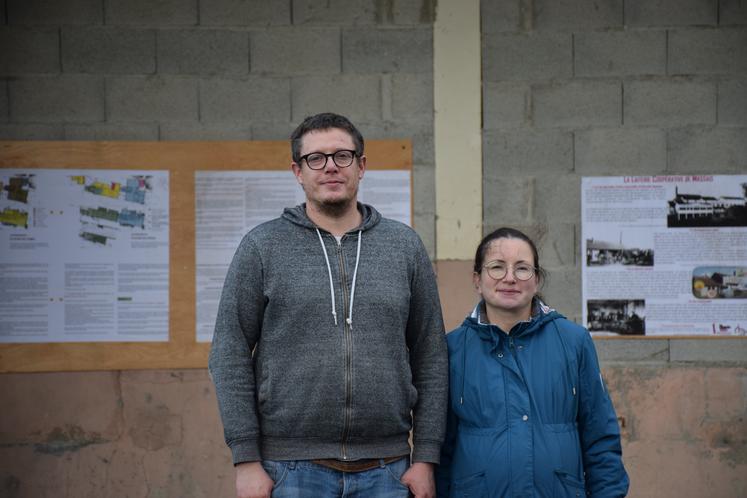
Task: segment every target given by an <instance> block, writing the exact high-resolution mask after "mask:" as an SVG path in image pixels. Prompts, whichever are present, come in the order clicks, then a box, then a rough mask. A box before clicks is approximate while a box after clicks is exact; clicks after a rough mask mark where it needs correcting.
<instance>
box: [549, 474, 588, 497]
mask: <svg viewBox="0 0 747 498" xmlns="http://www.w3.org/2000/svg"><path fill="white" fill-rule="evenodd" d="M554 494H555V497H556V498H580V497H582V496H586V485H585V484H584V481H583V479H579V478H578V477H576V476H574V475H572V474H569V473H568V472H566V471H564V470H555V493H554Z"/></svg>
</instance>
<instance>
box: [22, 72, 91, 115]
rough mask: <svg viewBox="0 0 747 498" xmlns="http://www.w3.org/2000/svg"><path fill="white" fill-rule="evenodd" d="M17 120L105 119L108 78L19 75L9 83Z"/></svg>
mask: <svg viewBox="0 0 747 498" xmlns="http://www.w3.org/2000/svg"><path fill="white" fill-rule="evenodd" d="M8 85H9V91H10V117H11V119H12V120H13V121H15V122H41V123H43V122H50V121H65V122H80V121H102V120H103V119H104V80H103V78H100V77H94V76H78V75H63V76H57V77H39V78H19V79H17V80H12V81H10V82H8Z"/></svg>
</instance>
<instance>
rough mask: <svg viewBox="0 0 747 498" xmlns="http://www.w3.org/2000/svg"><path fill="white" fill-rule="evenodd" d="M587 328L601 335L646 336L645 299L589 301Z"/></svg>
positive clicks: (587, 303) (587, 304)
mask: <svg viewBox="0 0 747 498" xmlns="http://www.w3.org/2000/svg"><path fill="white" fill-rule="evenodd" d="M586 306H587V310H586V311H587V316H588V320H587V325H586V326H587V328H588V329H589V331H590V332H595V333H597V334H599V335H646V303H645V301H644V300H643V299H627V300H626V299H600V300H595V299H594V300H589V301H587V302H586Z"/></svg>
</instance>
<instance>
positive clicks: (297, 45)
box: [250, 27, 341, 75]
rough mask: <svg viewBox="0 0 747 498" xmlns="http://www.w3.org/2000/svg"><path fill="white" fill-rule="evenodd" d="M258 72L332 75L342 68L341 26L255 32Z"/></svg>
mask: <svg viewBox="0 0 747 498" xmlns="http://www.w3.org/2000/svg"><path fill="white" fill-rule="evenodd" d="M250 47H251V71H252V73H255V74H282V75H294V74H311V75H329V74H336V73H339V72H340V69H341V68H340V31H339V29H337V28H334V27H330V28H325V29H320V28H275V29H271V30H262V31H255V32H252V34H251V43H250Z"/></svg>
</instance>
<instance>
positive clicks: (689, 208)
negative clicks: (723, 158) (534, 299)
mask: <svg viewBox="0 0 747 498" xmlns="http://www.w3.org/2000/svg"><path fill="white" fill-rule="evenodd" d="M706 169H707V168H706ZM746 210H747V174H743V175H705V174H703V175H655V176H616V177H611V176H608V177H583V178H582V180H581V239H580V240H581V256H582V258H581V264H582V303H583V304H582V314H583V317H582V319H583V323H584V324H585V325H586V326H587V327H588V328H589V330H590V331H591V332H592V334H594V335H613V334H614V335H627V334H630V333H631V330H632V329H631V328H630V327H629V326H628V325H627V324H626V322H625V321H618V322H615V321H614V317H617V316H624V315H625V311H624V310H618V311H615V312H614V313H612V312H610V311H609V310H607V309H606V308H605V309H601V308H600V306H599V303H606V304H605V306H607V307H609V306H610V303H615V302H617V303H628V302H629V301H631V299H632V300H641V301H644V302H645V320H644V322H645V327H643V333H644V334H645V335H646V336H652V337H653V336H657V337H662V336H667V337H677V336H714V335H733V336H741V335H742V334H741V333H740V331H742V330H744V328H745V326H747V306H745V303H746V302H747V301H745V294H746V293H747V282H745V274H747V211H746ZM636 315H637V316H639V317H642V316H641V314H640V313H638V312H636ZM625 316H627V315H625ZM630 316H632V315H630ZM615 323H616V324H615Z"/></svg>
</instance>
